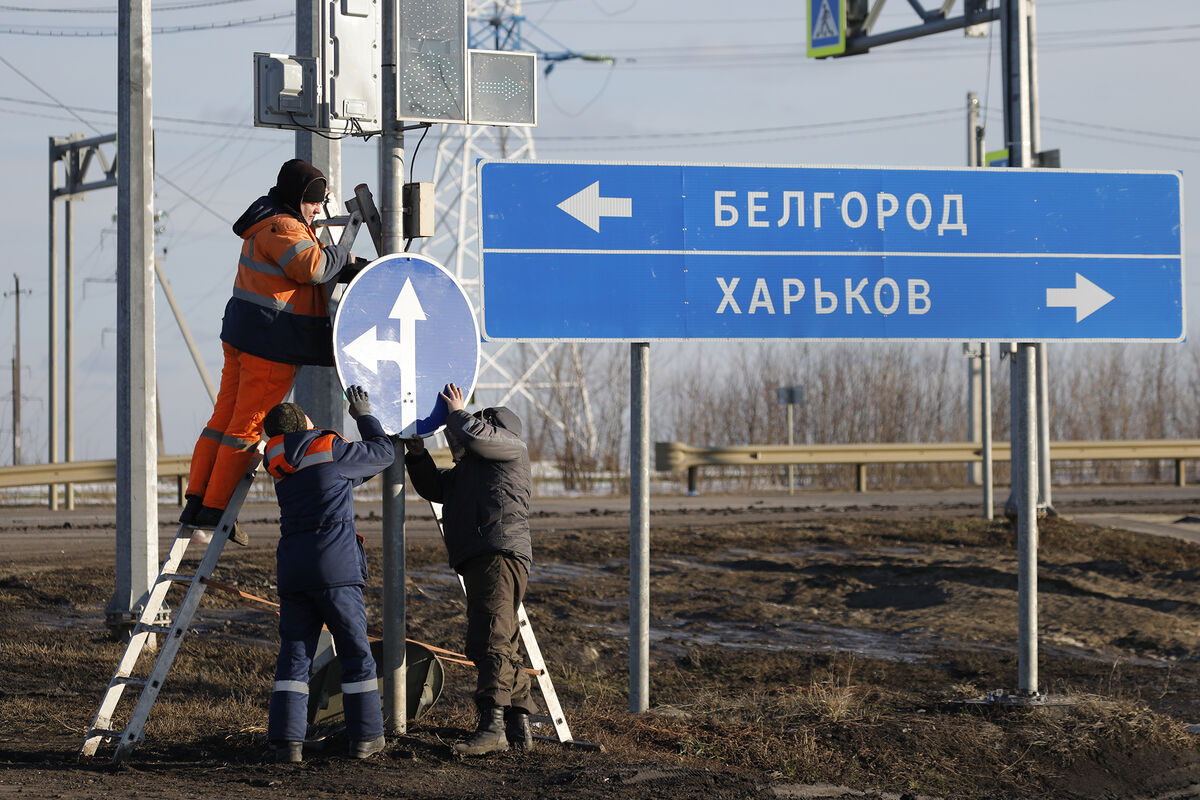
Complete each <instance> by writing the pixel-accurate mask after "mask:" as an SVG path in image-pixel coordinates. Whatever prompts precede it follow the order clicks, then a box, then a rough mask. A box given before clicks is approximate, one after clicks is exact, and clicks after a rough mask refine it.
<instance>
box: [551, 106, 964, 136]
mask: <svg viewBox="0 0 1200 800" xmlns="http://www.w3.org/2000/svg"><path fill="white" fill-rule="evenodd" d="M948 114H962V109H961V108H940V109H933V110H929V111H913V112H910V113H907V114H890V115H887V116H877V117H859V118H857V119H843V120H836V121H833V122H807V123H803V124H799V125H777V126H772V127H760V128H734V129H730V130H724V131H674V132H664V133H614V134H592V135H582V136H540V135H539V136H538V141H539V142H544V141H554V140H568V141H581V140H604V139H615V140H621V141H628V140H630V139H668V138H669V139H697V138H713V137H715V136H740V135H745V134H757V133H761V134H770V133H781V132H788V131H805V130H819V129H822V128H844V127H846V126H851V125H876V124H878V123H881V122H895V121H899V120H910V119H926V118H929V117H934V116H945V115H948Z"/></svg>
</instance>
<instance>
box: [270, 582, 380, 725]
mask: <svg viewBox="0 0 1200 800" xmlns="http://www.w3.org/2000/svg"><path fill="white" fill-rule="evenodd" d="M322 624H324V625H325V626H327V627H328V628H329V632H330V634H332V636H333V644H334V649H335V650H336V652H337V657H338V661H339V662H340V663H341V667H342V708H343V709H344V710H345V713H346V733H347V734H348V735H349V737H350V739H351V741H356V742H365V741H369V740H371V739H374V738H376V737H379V736H382V735H383V713H382V711H381V709H380V703H379V684H378V681H376V679H375V659H374V658H372V657H371V646H370V643H369V642H368V641H367V609H366V605H365V604H364V603H363V595H362V587H360V586H337V587H334V588H332V589H318V590H314V591H308V592H288V593H286V594H283V595H280V597H279V658H278V659H277V660H276V662H275V689H274V691H272V692H271V707H270V713H269V715H268V722H267V738H268V739H269V740H270V741H272V742H301V741H304V733H305V730H306V729H307V726H308V681H309V676H310V673H311V671H312V660H313V655H314V653H315V652H316V649H317V639H318V638H319V637H320V635H321V626H322Z"/></svg>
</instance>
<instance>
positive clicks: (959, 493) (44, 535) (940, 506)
mask: <svg viewBox="0 0 1200 800" xmlns="http://www.w3.org/2000/svg"><path fill="white" fill-rule="evenodd" d="M1006 496H1007V490H1006V489H1004V488H1003V487H1000V488H998V489H997V491H996V495H995V497H996V502H997V508H996V513H997V514H998V515H999V514H1001V513H1002V510H1003V509H1002V506H1003V502H1004V499H1005V497H1006ZM1053 504H1054V509H1055V511H1057V512H1058V513H1059V514H1061V515H1063V516H1066V517H1069V518H1071V519H1074V520H1077V521H1079V522H1085V523H1089V524H1094V525H1100V526H1105V527H1116V528H1123V529H1125V530H1133V531H1138V532H1142V533H1151V534H1157V535H1172V536H1179V537H1181V538H1184V539H1189V540H1191V541H1195V542H1200V486H1187V487H1182V488H1181V487H1176V486H1098V487H1072V488H1056V489H1054V491H1053ZM356 510H357V512H358V516H359V518H360V521H359V526H358V528H359V532H360V533H361V534H363V536H365V537H366V538H367V540H368V542H370V543H374V544H380V543H381V542H382V534H383V521H382V517H381V512H382V503H381V502H380V501H378V500H375V501H373V502H372V501H370V500H365V501H364V500H359V501H357V502H356ZM405 511H406V514H405V520H406V521H405V536H406V537H407V538H409V539H411V540H419V539H428V538H431V537H436V535H437V531H436V528H435V527H434V525H433V518H432V515H431V514H430V511H429V508H428V506H427V505H426V504H425V503H424V502H422V501H419V500H414V499H412V498H410V499H409V500H408V501H407V502H406V509H405ZM178 513H179V507H178V506H177V505H175V504H173V503H166V504H163V505H161V506H160V507H159V520H160V522H159V533H160V553H163V554H165V552H166V548H167V547H168V546H169V544H170V542H171V540H172V539H173V538H174V536H175V535H176V532H177V531H178V527H179V526H178V523H176V522H175V519H176V517H177V515H178ZM1193 513H1194V514H1196V515H1197V522H1192V521H1190V520H1188V521H1180V520H1184V519H1185V518H1187V517H1188V516H1189V515H1191V514H1193ZM844 514H852V515H855V516H871V517H880V516H888V515H897V516H905V517H911V516H975V515H981V514H982V492H981V490H980V489H977V488H969V489H950V490H942V491H901V492H864V493H857V492H801V493H797V494H794V495H787V494H781V493H761V494H736V495H735V494H710V495H702V496H697V497H688V496H685V495H679V494H676V495H665V494H656V495H653V496H652V497H651V498H650V517H651V531H652V532H653V529H654V528H655V527H659V526H671V527H678V526H681V525H688V524H703V525H711V524H713V522H714V520H722V521H725V522H728V523H730V524H734V523H740V522H753V521H765V520H779V519H818V518H822V517H831V516H839V515H844ZM241 523H242V525H243V527H245V528H246V530H247V531H248V532H249V534H250V538H251V544H250V546H251V547H253V548H268V547H270V548H273V547H274V546H275V538H276V530H277V528H276V526H277V524H278V512H277V510H276V507H275V505H274V503H272V502H269V501H257V502H252V503H247V504H246V506H245V507H244V508H243V510H242V514H241ZM629 525H630V501H629V497H628V496H620V495H601V496H589V497H535V498H534V502H533V517H532V519H531V526H532V528H533V531H534V535H535V537H536V536H537V535H551V534H553V533H555V532H564V531H579V530H598V529H608V530H613V529H624V530H627V529H628V528H629ZM115 531H116V507H115V505H113V504H82V503H81V504H78V505H77V506H76V508H75V509H74V510H72V511H66V510H58V511H50V510H49V509H47V508H45V507H37V506H4V507H0V563H7V564H12V563H14V562H23V563H30V562H33V563H44V564H47V565H50V564H61V563H62V562H63V561H64V560H69V561H84V560H87V561H95V560H100V561H105V560H107V561H112V560H113V559H114V558H115Z"/></svg>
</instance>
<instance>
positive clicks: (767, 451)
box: [654, 439, 1200, 492]
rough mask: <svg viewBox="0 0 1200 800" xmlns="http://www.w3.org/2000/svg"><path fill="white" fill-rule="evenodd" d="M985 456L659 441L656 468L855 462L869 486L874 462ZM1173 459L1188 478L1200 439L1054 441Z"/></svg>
mask: <svg viewBox="0 0 1200 800" xmlns="http://www.w3.org/2000/svg"><path fill="white" fill-rule="evenodd" d="M982 457H983V448H982V446H981V445H979V444H975V443H972V442H944V443H936V444H916V443H913V444H908V443H898V444H897V443H887V444H817V445H786V444H771V445H732V446H729V447H700V446H697V445H690V444H684V443H683V442H655V444H654V468H655V469H657V470H660V471H667V472H676V471H680V470H687V472H688V490H689V491H695V490H696V472H697V470H698V469H700V468H701V467H717V466H740V467H745V466H787V465H789V464H795V465H812V464H822V465H824V464H853V465H855V468H856V480H855V484H856V485H855V488H856V489H857V490H858V491H860V492H865V491H866V487H867V475H866V468H867V466H868V465H870V464H946V463H962V464H966V463H970V462H973V461H979V460H981V459H982ZM1010 458H1011V453H1010V446H1009V443H1008V442H995V443H993V444H992V459H993V460H994V461H1008V460H1010ZM1143 459H1144V460H1172V461H1174V462H1175V485H1176V486H1184V485H1185V484H1186V471H1185V469H1184V467H1185V463H1184V462H1185V461H1188V460H1194V459H1200V439H1148V440H1140V441H1104V442H1073V441H1064V442H1051V443H1050V460H1051V461H1130V460H1143Z"/></svg>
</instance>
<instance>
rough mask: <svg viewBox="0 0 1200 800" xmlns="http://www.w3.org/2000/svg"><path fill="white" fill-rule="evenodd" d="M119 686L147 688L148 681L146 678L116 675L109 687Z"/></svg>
mask: <svg viewBox="0 0 1200 800" xmlns="http://www.w3.org/2000/svg"><path fill="white" fill-rule="evenodd" d="M119 684H124V685H125V686H145V685H146V679H145V678H131V677H128V676H123V675H114V676H113V679H112V682H110V683H109V684H108V685H109V686H117V685H119Z"/></svg>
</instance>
